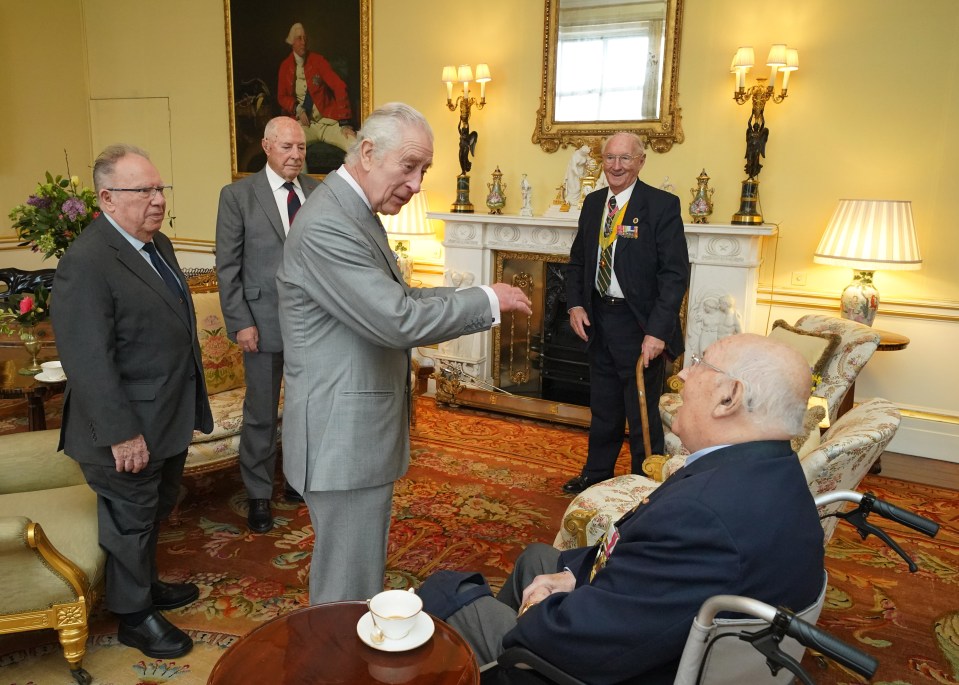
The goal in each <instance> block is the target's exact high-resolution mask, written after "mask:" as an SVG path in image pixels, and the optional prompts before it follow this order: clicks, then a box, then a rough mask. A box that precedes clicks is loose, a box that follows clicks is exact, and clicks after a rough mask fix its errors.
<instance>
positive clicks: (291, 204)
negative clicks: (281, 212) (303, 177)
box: [283, 181, 300, 226]
mask: <svg viewBox="0 0 959 685" xmlns="http://www.w3.org/2000/svg"><path fill="white" fill-rule="evenodd" d="M283 187H284V188H286V190H287V193H286V213H287V216H289V217H290V226H292V225H293V217H295V216H296V213H297V212H298V211H300V196H299V195H297V194H296V186H294V185H293V182H292V181H287V182H286V183H284V184H283Z"/></svg>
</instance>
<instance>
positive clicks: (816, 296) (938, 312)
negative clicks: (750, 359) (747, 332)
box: [756, 285, 959, 323]
mask: <svg viewBox="0 0 959 685" xmlns="http://www.w3.org/2000/svg"><path fill="white" fill-rule="evenodd" d="M756 304H758V305H762V306H767V307H769V306H773V307H794V308H797V309H813V310H818V311H825V312H832V313H836V312H838V311H839V295H838V293H837V294H832V293H821V292H808V291H799V290H790V289H787V288H776V289H772V288H770V287H769V286H768V285H766V286H763V285H761V286H759V288H758V289H757V298H756ZM908 308H915V309H908ZM916 310H924V311H916ZM879 311H880V313H881V314H882V315H883V316H890V317H898V318H904V319H920V320H924V321H944V322H950V323H959V302H956V301H952V300H910V299H902V298H889V299H884V300H883V301H882V303H881V305H880V309H879Z"/></svg>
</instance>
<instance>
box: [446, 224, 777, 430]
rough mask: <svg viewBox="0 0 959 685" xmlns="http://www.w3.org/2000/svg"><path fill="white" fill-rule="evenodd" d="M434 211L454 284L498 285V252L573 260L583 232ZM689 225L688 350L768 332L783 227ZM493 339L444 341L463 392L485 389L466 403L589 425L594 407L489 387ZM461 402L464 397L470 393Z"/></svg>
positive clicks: (563, 226) (483, 335) (491, 383)
mask: <svg viewBox="0 0 959 685" xmlns="http://www.w3.org/2000/svg"><path fill="white" fill-rule="evenodd" d="M428 216H429V218H430V219H438V220H440V221H443V222H444V223H445V225H446V236H445V240H444V241H443V245H444V247H445V248H446V262H445V272H444V281H445V283H446V284H448V285H456V286H460V285H472V284H476V285H480V284H490V283H492V282H494V280H495V277H496V274H495V263H496V259H495V258H496V254H497V253H498V252H510V253H520V254H528V255H541V256H543V258H545V259H548V258H549V256H557V257H560V258H562V257H568V256H569V250H570V247H571V246H572V244H573V238H574V237H575V235H576V230H577V221H576V219H561V218H554V217H523V216H515V215H505V214H504V215H490V214H453V213H439V212H430V213H429V214H428ZM684 229H685V233H686V245H687V247H688V249H689V261H690V270H691V273H690V284H689V298H688V305H687V315H686V349H687V352H693V353H699V352H702V350H703V349H704V348H705V347H706V346H707V345H708V344H709V343H710V342H712V341H713V340H715V339H716V338H719V337H722V336H723V335H728V334H730V333H733V332H751V331H757V332H763V331H761V330H759V329H760V328H761V322H758V321H755V319H756V316H755V310H756V290H757V286H758V281H759V267H760V265H761V263H762V241H763V239H764V238H767V237H771V236H774V235H776V233H777V230H778V229H777V227H776V226H773V225H767V224H761V225H758V226H734V225H726V224H686V225H685V226H684ZM536 304H537V303H534V306H536ZM492 340H493V335H492V334H491V333H490V332H484V333H476V334H473V335H469V336H464V337H462V338H460V339H458V340H452V341H450V342H447V343H443V344H441V345H440V346H439V351H438V354H437V355H436V356H437V361H438V363H443V362H452V363H453V366H454V367H455V369H456V370H458V371H460V372H462V375H461V376H460V377H459V378H457V379H456V381H457V383H456V385H457V391H458V392H459V391H460V390H461V389H462V388H463V387H465V388H472V389H473V390H475V389H476V388H480V389H482V390H480V391H479V394H477V393H475V392H469V393H467V394H468V395H469V396H470V397H472V398H473V399H472V400H468V401H463V402H462V403H463V404H479V405H481V406H495V407H496V408H500V409H505V410H508V411H514V412H515V413H520V414H524V415H530V416H543V417H544V418H554V419H557V420H565V421H568V422H570V423H588V408H587V409H586V411H585V415H584V414H583V413H582V411H579V409H581V408H578V409H569V408H567V407H564V406H562V405H560V406H548V407H546V408H545V411H543V410H542V408H540V409H536V410H533V409H532V407H530V406H529V402H526V401H525V400H526V399H527V398H516V399H515V400H513V399H510V397H508V396H504V395H502V394H497V393H496V392H495V391H493V392H490V391H491V390H492V389H493V386H494V380H493V376H492V371H493V369H492V366H491V363H492V355H491V350H492ZM688 357H689V355H687V358H688ZM463 384H465V386H464V385H463ZM461 386H462V387H461ZM438 394H439V390H438ZM459 395H462V393H459ZM476 397H479V399H476ZM461 399H466V395H462V397H461ZM537 402H542V401H541V400H538V401H537ZM551 404H552V405H555V404H556V403H551ZM507 405H517V406H518V407H519V408H517V406H507ZM570 416H572V418H570Z"/></svg>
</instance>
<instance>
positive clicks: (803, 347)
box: [768, 319, 840, 378]
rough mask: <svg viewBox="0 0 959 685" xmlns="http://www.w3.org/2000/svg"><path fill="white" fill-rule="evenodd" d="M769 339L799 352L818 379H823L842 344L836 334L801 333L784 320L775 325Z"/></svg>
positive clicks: (820, 332) (824, 332) (819, 332)
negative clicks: (824, 372) (827, 366)
mask: <svg viewBox="0 0 959 685" xmlns="http://www.w3.org/2000/svg"><path fill="white" fill-rule="evenodd" d="M768 337H769V338H772V339H773V340H778V341H779V342H781V343H784V344H786V345H789V346H790V347H791V348H793V349H794V350H797V351H798V352H799V353H800V354H801V355H802V356H803V357H804V358H805V360H806V362H807V363H808V364H809V369H810V370H811V371H812V373H813V375H814V376H816V377H817V378H822V374H823V371H824V370H825V368H826V365H827V364H828V363H829V360H830V359H831V358H832V356H833V354H835V352H836V348H838V347H839V343H840V337H839V336H838V335H837V334H836V333H829V332H826V331H815V332H814V331H801V330H799V329H798V328H794V327H793V326H790V325H789V324H788V323H786V322H785V321H783V320H782V319H779V320H777V321H776V322H775V323H773V328H772V330H771V331H770V332H769V336H768Z"/></svg>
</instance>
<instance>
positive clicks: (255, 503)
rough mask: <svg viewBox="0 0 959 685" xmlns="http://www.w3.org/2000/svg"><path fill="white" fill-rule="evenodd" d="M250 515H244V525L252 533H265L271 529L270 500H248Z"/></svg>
mask: <svg viewBox="0 0 959 685" xmlns="http://www.w3.org/2000/svg"><path fill="white" fill-rule="evenodd" d="M249 505H250V513H249V514H247V515H246V524H247V525H248V526H249V527H250V530H252V531H253V532H254V533H266V532H268V531H270V530H272V528H273V513H272V512H271V511H270V500H268V499H251V500H249Z"/></svg>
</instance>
